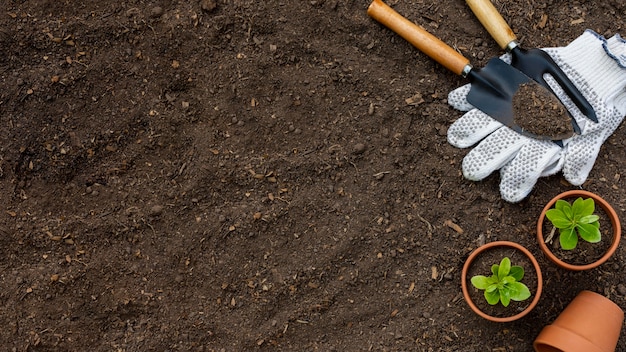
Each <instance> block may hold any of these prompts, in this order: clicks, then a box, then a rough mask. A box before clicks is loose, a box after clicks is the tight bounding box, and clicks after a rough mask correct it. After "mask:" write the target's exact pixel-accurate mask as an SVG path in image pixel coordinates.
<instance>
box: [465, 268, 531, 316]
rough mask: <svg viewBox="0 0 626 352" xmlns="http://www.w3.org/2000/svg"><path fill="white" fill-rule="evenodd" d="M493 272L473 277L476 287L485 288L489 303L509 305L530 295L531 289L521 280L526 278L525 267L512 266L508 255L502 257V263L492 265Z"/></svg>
mask: <svg viewBox="0 0 626 352" xmlns="http://www.w3.org/2000/svg"><path fill="white" fill-rule="evenodd" d="M491 273H492V275H491V276H490V277H486V276H483V275H476V276H473V277H472V279H471V282H472V285H474V287H476V288H477V289H479V290H485V299H486V300H487V303H489V304H491V305H496V304H498V302H502V305H503V306H505V307H508V306H509V303H511V301H523V300H526V299H528V297H530V290H529V289H528V287H527V286H526V285H524V284H523V283H521V282H520V281H521V280H522V279H523V278H524V268H522V267H521V266H517V265H514V266H511V260H510V259H509V258H508V257H504V258H502V260H501V261H500V264H494V265H492V266H491Z"/></svg>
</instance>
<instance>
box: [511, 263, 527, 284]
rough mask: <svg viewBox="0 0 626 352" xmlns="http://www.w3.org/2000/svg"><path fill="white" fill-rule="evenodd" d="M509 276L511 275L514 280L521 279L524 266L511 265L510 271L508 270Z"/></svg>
mask: <svg viewBox="0 0 626 352" xmlns="http://www.w3.org/2000/svg"><path fill="white" fill-rule="evenodd" d="M509 275H510V276H513V278H514V279H515V281H522V279H523V278H524V268H522V267H521V266H519V265H513V266H511V271H510V272H509Z"/></svg>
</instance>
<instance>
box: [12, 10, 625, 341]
mask: <svg viewBox="0 0 626 352" xmlns="http://www.w3.org/2000/svg"><path fill="white" fill-rule="evenodd" d="M368 5H369V2H368V1H366V0H307V1H276V0H269V1H251V0H217V1H176V0H155V1H143V0H131V1H109V0H98V1H95V0H88V1H46V0H43V1H42V0H25V1H4V2H3V3H2V11H0V14H1V15H0V47H1V48H2V55H0V84H1V87H0V122H1V124H0V125H1V126H2V131H3V133H2V134H0V185H1V186H2V190H3V192H1V193H0V197H1V198H0V199H1V202H2V204H3V207H4V208H3V211H2V212H0V220H1V221H0V234H1V236H0V258H1V259H0V269H1V270H0V286H1V287H2V290H0V300H1V301H2V305H0V324H1V325H2V326H3V327H4V328H3V329H2V330H0V341H1V342H2V343H1V345H2V349H3V350H7V351H254V350H278V351H309V350H322V351H333V350H336V351H362V350H373V351H392V350H394V351H396V350H406V351H529V350H531V344H532V341H533V339H534V338H535V336H537V334H538V333H539V331H540V329H541V327H542V326H544V325H546V324H549V323H550V322H551V321H552V320H553V319H554V318H555V317H556V316H557V315H558V314H559V313H560V312H561V311H562V309H563V308H564V307H565V306H566V305H567V303H569V301H570V300H571V299H573V298H574V297H575V296H576V295H577V294H578V293H579V292H580V291H581V290H584V289H587V290H591V291H595V292H600V293H602V294H604V295H606V296H608V297H609V298H610V299H612V300H613V301H615V302H616V303H617V304H619V305H620V306H621V307H624V308H626V300H625V296H624V295H626V286H624V285H625V284H626V278H625V276H624V274H623V273H624V269H626V264H624V263H626V252H625V251H626V249H625V248H624V246H620V248H619V249H618V252H617V253H616V255H615V256H614V257H613V258H611V260H609V262H607V263H606V264H604V265H603V266H601V267H600V268H598V269H596V270H591V271H589V272H576V273H573V272H566V271H563V270H561V269H558V268H557V267H555V266H554V265H552V264H550V263H549V262H548V261H547V260H546V258H544V257H543V256H542V255H541V254H540V251H539V247H538V245H537V243H536V239H535V235H534V232H533V229H534V228H535V222H536V219H537V216H538V215H539V213H540V211H541V209H542V208H543V205H544V204H545V203H546V202H548V201H549V200H550V199H551V198H552V197H553V196H554V195H556V194H558V193H560V192H562V191H565V190H568V189H571V188H572V186H571V185H569V184H567V183H566V182H564V181H563V180H562V178H561V177H560V176H554V177H549V178H542V179H541V180H540V181H539V183H538V184H537V186H536V187H535V189H534V191H533V192H532V194H531V195H530V196H529V197H528V198H527V199H526V200H524V201H522V202H520V203H519V204H509V203H506V202H504V201H502V200H501V199H500V196H499V193H498V183H499V177H498V174H497V173H494V175H493V176H491V177H489V178H488V179H486V180H485V181H483V182H471V181H467V180H465V179H464V178H463V176H462V173H461V161H462V159H463V157H464V156H465V154H466V153H467V152H468V150H461V149H456V148H454V147H452V146H450V145H449V144H448V143H447V142H446V130H447V127H448V126H449V125H450V124H451V123H452V122H453V121H454V120H456V119H457V118H458V117H459V116H461V113H459V112H458V111H455V110H454V109H452V108H451V107H449V106H448V104H447V101H446V97H447V94H448V92H449V91H450V90H452V89H454V88H456V87H459V86H460V85H462V84H465V83H466V82H465V81H464V79H463V78H461V77H457V76H455V75H454V74H451V73H450V72H448V71H446V69H445V68H443V67H441V65H439V64H437V63H435V62H433V61H432V60H430V59H428V58H427V57H425V56H423V55H422V54H420V53H419V52H418V51H417V50H416V49H414V48H413V47H412V46H411V45H410V44H408V43H406V42H404V41H403V40H402V39H400V38H398V37H397V36H396V35H395V34H394V33H392V32H391V31H389V30H388V29H386V28H384V27H383V26H381V25H379V24H378V23H376V21H373V20H371V19H370V18H368V16H367V14H366V9H367V7H368ZM391 5H392V6H393V7H394V8H395V9H396V10H397V11H398V12H399V13H401V14H404V15H405V16H407V17H408V18H410V19H411V20H413V21H416V22H419V23H420V24H422V25H424V26H426V27H427V28H428V29H429V30H430V31H432V32H433V33H434V34H435V35H437V36H439V37H440V38H442V39H443V40H444V41H445V42H447V43H451V44H453V45H454V46H455V47H456V48H457V49H458V50H459V51H461V53H462V54H463V55H465V56H466V57H468V58H470V59H471V61H472V62H473V63H474V64H475V65H476V66H477V67H481V66H484V65H485V63H486V61H487V60H488V59H489V58H491V57H495V56H498V55H501V54H502V51H501V50H500V49H499V48H498V45H497V44H496V43H495V41H494V40H492V39H490V38H489V36H488V34H487V32H486V31H485V30H484V29H483V28H482V27H481V25H480V23H479V22H478V20H476V19H475V17H474V16H473V15H472V14H471V13H470V11H469V9H468V7H467V6H466V5H465V2H464V1H460V0H459V1H449V0H446V1H443V2H424V1H393V2H391ZM497 5H498V8H499V9H500V10H501V11H502V13H503V15H504V17H505V18H506V19H507V20H509V22H510V24H511V26H512V28H513V29H514V31H515V32H516V33H517V34H518V36H519V38H520V41H521V44H522V45H523V47H526V48H531V47H538V46H561V45H566V44H567V43H569V42H570V41H572V40H573V39H574V38H576V37H577V36H579V35H580V34H582V32H583V30H584V29H585V28H592V29H594V30H596V31H597V32H599V33H601V34H605V35H612V34H614V33H618V32H621V34H622V35H624V34H626V33H625V32H626V28H625V27H624V18H625V15H626V4H625V3H624V2H623V1H618V0H608V1H601V2H597V1H576V2H567V3H565V2H558V1H545V2H542V1H534V0H533V1H500V2H497ZM415 97H421V98H419V99H418V98H415ZM409 98H413V99H412V100H411V99H409ZM407 99H409V101H410V102H411V103H407ZM624 129H625V127H624V126H620V128H619V129H618V130H617V131H616V132H615V134H614V135H613V137H611V138H609V139H608V141H607V142H606V143H605V144H604V146H603V147H602V149H601V150H600V155H599V158H598V160H597V162H596V164H595V166H594V169H593V171H592V172H591V175H590V177H589V179H588V181H587V182H586V183H585V184H584V185H583V187H584V188H585V189H588V190H591V191H594V192H597V193H598V194H600V195H601V196H602V197H603V198H605V199H606V200H607V201H609V202H610V203H611V204H612V205H613V206H614V207H615V208H616V210H617V212H618V214H619V215H620V216H622V217H623V216H624V209H625V208H626V197H624V187H625V185H624V180H625V179H626V178H624V177H621V173H622V172H623V170H624V169H625V168H626V139H624V138H622V137H621V136H623V135H624V134H625V133H626V131H625V130H624ZM452 225H454V226H452ZM494 240H512V241H516V242H519V243H521V244H523V245H525V246H526V247H527V248H529V249H530V250H531V251H532V252H533V253H534V254H535V255H536V256H537V258H538V260H539V261H540V264H541V265H542V268H544V277H545V288H544V290H545V291H544V294H543V295H542V299H541V300H540V302H539V305H538V307H537V308H536V309H535V310H533V312H531V313H530V314H529V315H528V316H526V317H524V318H523V319H521V320H519V321H517V322H515V323H512V324H508V325H506V327H503V326H502V325H499V324H492V323H489V322H487V321H484V319H482V318H479V317H477V316H476V315H474V314H473V313H472V312H471V311H470V309H469V308H468V307H467V304H466V303H465V302H464V300H463V299H462V296H461V285H460V272H461V268H462V265H463V262H464V260H465V258H466V257H467V255H468V254H469V252H470V251H471V250H472V249H474V248H475V247H476V246H477V245H478V243H479V242H481V241H482V242H488V241H494ZM617 350H621V351H626V339H624V338H622V339H620V341H619V344H618V347H617Z"/></svg>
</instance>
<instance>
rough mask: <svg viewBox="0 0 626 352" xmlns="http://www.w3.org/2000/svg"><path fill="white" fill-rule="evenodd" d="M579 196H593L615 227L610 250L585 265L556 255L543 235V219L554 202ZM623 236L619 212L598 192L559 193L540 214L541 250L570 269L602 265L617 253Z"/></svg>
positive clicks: (557, 262)
mask: <svg viewBox="0 0 626 352" xmlns="http://www.w3.org/2000/svg"><path fill="white" fill-rule="evenodd" d="M578 197H582V198H592V199H593V201H594V202H595V204H596V205H600V207H602V209H604V211H605V212H606V214H607V216H608V217H609V218H610V219H611V226H612V227H613V242H612V244H611V247H609V249H608V251H607V252H606V253H605V254H604V255H603V256H602V257H601V258H600V259H598V260H597V261H595V262H593V263H588V264H584V265H575V264H569V263H566V262H564V261H562V260H561V259H559V258H558V257H557V256H556V255H554V253H552V251H551V250H550V248H548V245H547V244H546V242H545V240H544V236H543V221H544V218H545V217H546V212H547V211H548V210H549V209H550V208H552V207H553V206H554V204H555V203H556V201H557V200H559V199H565V198H578ZM621 236H622V228H621V225H620V222H619V217H618V216H617V213H616V212H615V210H614V209H613V207H611V205H610V204H609V203H607V201H605V200H604V199H602V197H600V196H598V195H597V194H595V193H591V192H587V191H583V190H572V191H567V192H563V193H561V194H559V195H557V196H556V197H554V198H552V200H550V201H549V202H548V204H546V206H545V207H544V208H543V210H542V211H541V215H539V220H538V221H537V240H538V241H539V247H541V250H542V251H543V253H544V254H545V255H546V256H547V257H548V258H549V259H550V260H551V261H552V262H554V263H555V264H556V265H558V266H560V267H562V268H564V269H568V270H575V271H580V270H589V269H592V268H595V267H597V266H600V265H601V264H603V263H604V262H606V261H607V260H608V259H609V258H610V257H611V256H612V255H613V253H615V251H616V250H617V246H618V245H619V241H620V239H621Z"/></svg>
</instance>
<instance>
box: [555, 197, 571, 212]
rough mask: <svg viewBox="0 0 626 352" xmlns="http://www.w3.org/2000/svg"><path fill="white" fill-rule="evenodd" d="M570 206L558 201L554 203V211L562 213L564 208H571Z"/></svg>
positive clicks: (565, 202)
mask: <svg viewBox="0 0 626 352" xmlns="http://www.w3.org/2000/svg"><path fill="white" fill-rule="evenodd" d="M571 207H572V206H571V205H570V204H569V203H568V202H567V201H565V200H562V199H559V200H557V201H556V203H554V209H558V210H560V211H563V209H564V208H571Z"/></svg>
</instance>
